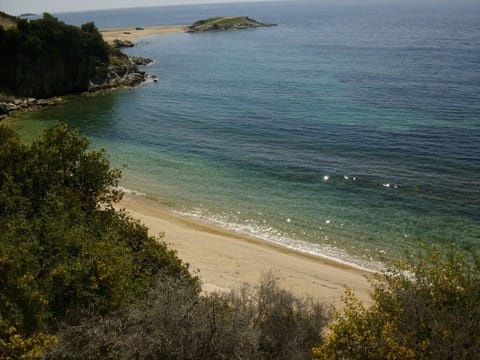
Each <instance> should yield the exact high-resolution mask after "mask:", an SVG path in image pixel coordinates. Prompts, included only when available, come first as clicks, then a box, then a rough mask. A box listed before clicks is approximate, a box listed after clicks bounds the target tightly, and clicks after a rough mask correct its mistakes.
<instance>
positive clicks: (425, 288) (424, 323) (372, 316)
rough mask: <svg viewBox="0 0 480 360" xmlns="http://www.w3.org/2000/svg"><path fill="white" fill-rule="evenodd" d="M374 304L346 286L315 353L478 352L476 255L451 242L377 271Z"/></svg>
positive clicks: (479, 272)
mask: <svg viewBox="0 0 480 360" xmlns="http://www.w3.org/2000/svg"><path fill="white" fill-rule="evenodd" d="M373 301H374V302H373V305H372V306H371V307H369V308H366V307H365V306H363V305H362V304H360V303H359V302H358V300H357V299H356V298H355V296H353V294H352V293H351V292H348V291H347V295H346V297H345V308H344V310H343V312H342V313H337V315H336V317H335V319H334V321H333V323H332V324H331V326H330V331H329V334H328V338H327V341H326V343H325V344H324V345H323V346H320V347H317V348H314V350H313V353H314V357H315V358H317V359H474V358H478V354H479V353H480V261H479V258H478V257H477V255H476V254H475V253H472V252H464V251H461V250H459V249H458V248H457V247H455V246H454V245H450V246H444V247H437V246H432V247H430V248H425V247H423V248H422V250H421V252H420V253H419V255H418V257H417V259H416V261H410V262H405V261H404V262H400V263H398V264H397V265H396V266H395V267H394V268H393V269H391V270H390V271H388V272H386V273H384V274H382V275H379V276H377V277H376V280H375V282H374V291H373Z"/></svg>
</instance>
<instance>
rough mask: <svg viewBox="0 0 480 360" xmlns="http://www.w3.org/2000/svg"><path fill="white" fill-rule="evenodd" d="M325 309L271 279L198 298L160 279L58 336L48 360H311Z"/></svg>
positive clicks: (184, 286)
mask: <svg viewBox="0 0 480 360" xmlns="http://www.w3.org/2000/svg"><path fill="white" fill-rule="evenodd" d="M326 321H327V316H326V313H325V310H324V309H323V308H322V307H321V306H320V305H318V304H316V303H314V302H313V301H311V300H299V299H297V298H295V297H294V296H293V295H291V294H290V293H288V292H286V291H284V290H280V289H279V288H278V286H277V284H276V282H275V281H273V280H272V279H271V278H268V279H265V280H263V281H262V283H261V284H260V286H259V287H257V288H255V289H253V290H252V289H246V288H244V289H242V291H239V292H238V293H235V294H234V293H232V294H229V295H218V294H211V295H203V296H202V295H200V294H198V292H196V291H195V290H194V289H192V287H191V286H190V285H189V284H188V283H186V282H185V281H184V280H181V279H173V278H172V277H171V276H167V275H165V274H164V275H162V276H160V277H159V279H158V282H157V285H156V286H155V287H154V288H152V289H151V290H150V291H149V293H148V295H147V296H146V297H145V298H144V299H142V300H141V301H140V302H139V303H137V304H134V305H132V306H131V307H130V308H129V309H127V310H126V311H124V312H121V313H118V314H115V315H114V316H107V317H104V316H101V317H95V318H92V319H90V320H88V321H85V322H83V323H82V324H81V325H79V326H67V327H65V328H64V329H63V330H62V331H61V332H60V334H59V336H60V340H61V341H60V345H59V346H58V347H57V348H55V349H54V350H53V351H51V352H50V353H49V355H48V356H47V358H51V359H96V358H103V359H308V358H309V357H310V348H311V346H312V345H313V344H314V343H318V341H320V337H321V331H322V328H323V326H324V325H325V324H326Z"/></svg>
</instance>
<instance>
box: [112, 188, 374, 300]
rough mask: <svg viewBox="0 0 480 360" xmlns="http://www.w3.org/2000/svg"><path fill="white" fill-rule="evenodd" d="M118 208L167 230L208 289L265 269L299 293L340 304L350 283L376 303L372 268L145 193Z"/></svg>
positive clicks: (225, 287) (226, 287) (152, 228)
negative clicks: (235, 227)
mask: <svg viewBox="0 0 480 360" xmlns="http://www.w3.org/2000/svg"><path fill="white" fill-rule="evenodd" d="M115 208H117V209H125V210H126V211H127V213H128V214H129V215H130V216H132V217H133V218H135V219H138V220H140V222H141V223H143V224H144V225H146V226H147V227H148V228H149V234H150V235H153V236H158V235H159V234H161V233H164V234H165V236H164V237H163V238H162V239H161V241H164V242H166V243H167V244H168V245H169V247H170V248H172V249H174V250H176V251H177V252H178V256H179V257H180V258H181V259H182V260H183V261H184V262H186V263H189V264H190V270H191V272H192V273H194V274H196V275H199V277H200V279H201V281H202V288H203V290H204V291H205V292H223V291H230V290H232V289H238V288H240V287H241V286H243V285H246V284H248V285H253V286H255V285H257V284H258V281H259V280H260V278H261V276H262V275H263V274H266V273H268V272H271V273H272V274H273V275H274V277H275V278H278V280H279V284H280V285H281V286H282V287H283V288H284V289H286V290H289V291H291V292H292V293H294V294H295V295H297V296H311V297H313V298H314V299H316V300H319V301H320V302H322V303H325V304H330V305H334V306H336V307H339V306H341V305H342V302H341V298H342V296H343V295H344V288H345V287H348V288H350V289H351V290H352V291H353V292H354V293H355V294H356V295H357V297H358V298H359V299H360V301H362V302H363V303H365V304H369V303H371V298H370V295H369V291H370V285H369V283H368V280H367V279H366V276H369V275H370V276H371V275H372V273H371V272H368V271H364V270H361V269H358V268H355V267H353V266H349V265H347V264H344V263H341V262H336V261H335V260H332V259H329V258H323V257H321V256H316V255H313V254H308V253H304V252H301V251H299V250H295V249H291V248H287V247H285V246H282V245H279V244H275V243H271V242H268V241H265V240H262V239H259V238H255V237H253V236H249V235H246V234H242V233H237V232H234V231H229V230H226V229H223V228H220V227H218V226H215V225H212V224H209V223H206V222H202V221H198V220H194V219H191V218H188V217H185V216H182V215H179V214H176V213H174V212H173V209H170V208H168V207H167V206H164V205H162V204H160V203H158V202H156V201H154V200H150V199H148V198H145V197H142V196H140V195H134V194H128V193H125V194H124V198H123V200H122V201H120V203H118V204H116V205H115Z"/></svg>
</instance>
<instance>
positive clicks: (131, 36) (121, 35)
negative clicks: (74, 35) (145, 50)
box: [100, 25, 188, 43]
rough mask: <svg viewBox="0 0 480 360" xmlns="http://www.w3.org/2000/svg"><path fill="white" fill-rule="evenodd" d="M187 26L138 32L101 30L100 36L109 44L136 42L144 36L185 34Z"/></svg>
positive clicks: (145, 28)
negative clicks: (119, 41)
mask: <svg viewBox="0 0 480 360" xmlns="http://www.w3.org/2000/svg"><path fill="white" fill-rule="evenodd" d="M187 26H188V25H162V26H146V27H144V28H143V30H136V28H115V29H101V30H100V34H102V36H103V40H105V41H106V42H108V43H111V42H112V41H113V40H115V39H119V40H129V41H132V42H135V40H137V39H138V38H140V37H142V36H148V35H164V34H171V33H177V32H184V31H185V28H186V27H187Z"/></svg>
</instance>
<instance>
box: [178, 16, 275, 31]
mask: <svg viewBox="0 0 480 360" xmlns="http://www.w3.org/2000/svg"><path fill="white" fill-rule="evenodd" d="M268 26H276V24H265V23H261V22H258V21H256V20H253V19H250V18H249V17H247V16H219V17H214V18H210V19H206V20H199V21H197V22H196V23H194V24H192V25H190V26H189V27H188V28H187V30H186V32H187V33H197V32H206V31H223V30H240V29H251V28H259V27H268Z"/></svg>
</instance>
